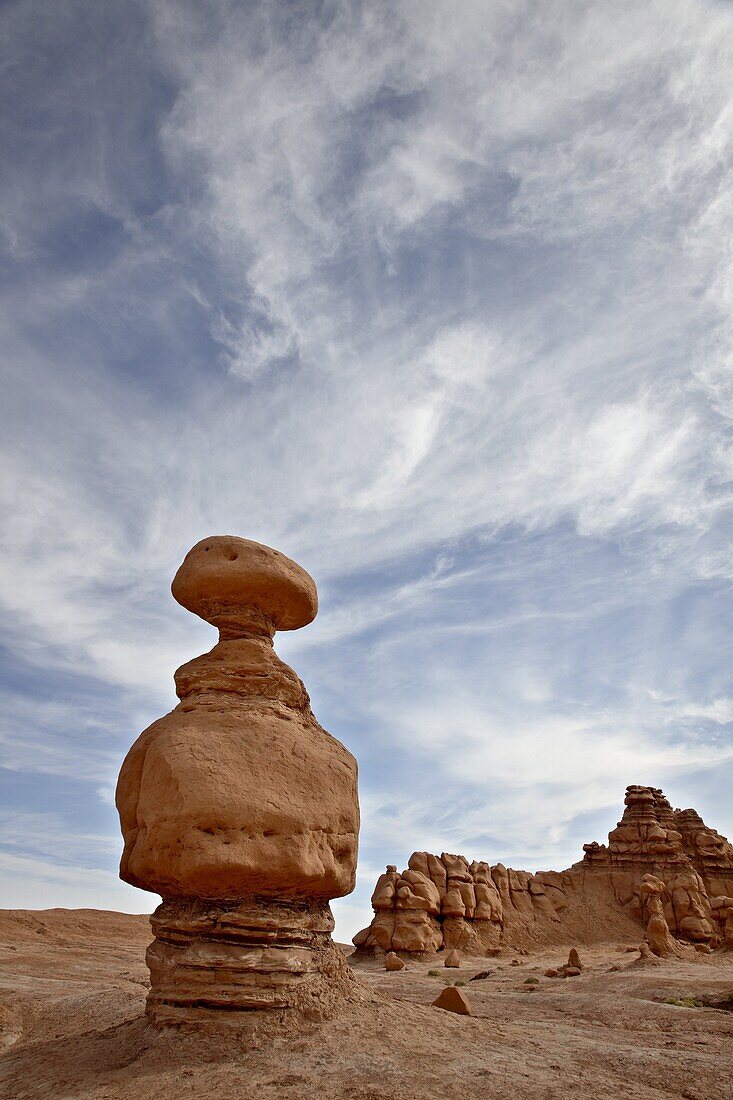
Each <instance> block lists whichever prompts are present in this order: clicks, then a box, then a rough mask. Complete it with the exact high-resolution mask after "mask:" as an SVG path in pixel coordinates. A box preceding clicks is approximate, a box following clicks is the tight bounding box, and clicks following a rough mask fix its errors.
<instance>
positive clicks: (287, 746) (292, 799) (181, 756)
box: [117, 536, 359, 1023]
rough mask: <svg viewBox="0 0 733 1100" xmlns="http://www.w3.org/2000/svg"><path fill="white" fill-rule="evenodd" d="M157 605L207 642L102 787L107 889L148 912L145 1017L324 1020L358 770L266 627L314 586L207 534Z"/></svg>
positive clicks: (267, 556) (301, 619)
mask: <svg viewBox="0 0 733 1100" xmlns="http://www.w3.org/2000/svg"><path fill="white" fill-rule="evenodd" d="M172 592H173V596H174V597H175V599H176V600H177V601H178V602H179V603H180V604H182V606H183V607H185V608H187V609H188V610H189V611H192V612H194V614H196V615H200V616H201V618H203V619H205V620H206V621H207V622H209V623H211V624H212V625H214V626H216V627H218V629H219V636H220V637H219V642H218V644H217V645H215V646H214V648H213V649H212V650H211V652H210V653H207V654H205V655H204V656H201V657H197V658H195V659H194V660H192V661H189V662H188V663H187V664H185V665H183V666H182V667H181V668H179V669H178V671H177V672H176V674H175V682H176V692H177V694H178V696H179V698H180V700H181V702H180V703H179V705H178V706H177V707H176V708H175V710H173V711H171V713H170V714H168V715H166V716H165V717H164V718H161V719H160V720H159V721H157V722H154V723H153V724H152V726H150V727H149V728H148V729H147V730H145V732H144V733H142V734H141V735H140V737H139V738H138V740H137V741H136V742H135V744H134V745H133V746H132V748H131V749H130V751H129V753H128V755H127V757H126V759H125V761H124V764H123V765H122V770H121V772H120V777H119V782H118V785H117V808H118V810H119V814H120V820H121V826H122V832H123V836H124V840H125V848H124V853H123V856H122V863H121V868H120V875H121V877H122V878H123V879H125V881H127V882H130V883H132V884H133V885H134V886H139V887H141V888H142V889H144V890H151V891H154V892H156V893H158V894H160V895H161V897H162V899H163V901H162V904H161V905H160V906H159V907H158V909H157V910H156V911H155V913H154V914H153V916H152V918H151V924H152V927H153V931H154V934H155V940H154V942H153V943H152V944H151V946H150V947H149V949H148V955H147V962H148V966H149V968H150V975H151V989H150V994H149V996H148V1007H147V1011H148V1014H149V1016H150V1017H151V1018H152V1019H153V1020H154V1021H155V1022H157V1023H166V1022H185V1020H187V1019H191V1018H201V1017H202V1016H203V1017H204V1018H212V1017H214V1018H216V1016H217V1015H219V1016H221V1013H220V1012H219V1013H217V1010H221V1009H296V1010H300V1011H303V1012H306V1013H311V1012H312V1013H315V1014H327V1013H328V1012H329V1011H330V1010H331V1009H332V1008H333V1006H334V1004H335V1003H337V1001H338V1000H339V998H340V996H342V995H343V992H344V991H345V990H347V989H348V988H349V984H350V981H351V979H350V976H349V973H348V969H347V966H346V963H345V961H344V959H343V956H342V954H341V952H340V951H339V950H338V948H337V947H336V946H335V945H334V943H333V941H332V940H331V931H332V929H333V918H332V915H331V910H330V907H329V901H330V900H331V899H332V898H337V897H342V896H343V895H345V894H348V893H350V892H351V890H352V889H353V886H354V876H355V871H356V856H357V841H358V831H359V805H358V797H357V768H356V762H355V760H354V758H353V757H352V756H351V754H350V753H349V752H347V750H346V749H345V748H344V747H343V745H341V744H340V743H339V742H338V741H336V740H335V739H334V738H333V737H331V736H330V735H329V734H328V733H326V731H325V730H323V729H322V728H321V726H320V725H319V724H318V722H317V721H316V719H315V717H314V715H313V713H312V711H311V709H310V700H309V698H308V693H307V692H306V690H305V687H304V686H303V684H302V682H301V681H300V679H299V678H298V676H297V675H296V674H295V672H293V670H292V669H291V668H289V667H288V666H287V665H286V664H284V663H283V662H282V661H281V660H280V659H279V657H278V656H277V655H276V653H275V651H274V649H273V635H274V634H275V631H276V630H295V629H297V628H298V627H301V626H305V625H306V624H308V623H309V622H311V621H312V620H313V619H314V618H315V616H316V613H317V610H318V602H317V595H316V586H315V584H314V582H313V580H312V578H311V577H310V576H309V575H308V574H307V573H306V572H305V570H304V569H301V567H300V566H298V565H296V563H295V562H293V561H291V560H290V559H289V558H286V557H285V556H284V555H283V554H281V553H279V552H278V551H277V550H272V549H270V547H267V546H262V545H260V544H259V543H256V542H250V541H249V540H247V539H241V538H235V537H230V536H217V537H211V538H207V539H204V540H203V541H202V542H200V543H198V544H197V545H196V546H194V547H193V549H192V550H190V551H189V553H188V554H187V555H186V558H185V560H184V561H183V564H182V565H181V567H180V569H179V570H178V572H177V573H176V576H175V579H174V581H173V585H172Z"/></svg>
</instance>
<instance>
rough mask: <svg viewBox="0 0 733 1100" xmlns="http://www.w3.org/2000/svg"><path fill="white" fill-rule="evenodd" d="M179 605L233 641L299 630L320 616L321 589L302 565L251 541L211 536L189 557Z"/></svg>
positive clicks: (177, 587) (176, 583)
mask: <svg viewBox="0 0 733 1100" xmlns="http://www.w3.org/2000/svg"><path fill="white" fill-rule="evenodd" d="M171 592H172V593H173V597H174V599H176V600H177V601H178V603H179V604H181V606H182V607H185V608H186V609H187V610H188V611H192V612H193V613H194V614H195V615H199V616H200V617H201V618H202V619H205V620H206V621H207V622H209V623H212V625H213V626H216V627H218V628H219V629H220V630H221V631H222V632H224V634H225V635H226V636H228V637H237V636H238V635H240V634H244V633H249V632H251V631H256V632H263V633H264V632H267V633H270V634H272V633H273V632H274V631H275V630H297V629H298V628H299V627H301V626H307V624H308V623H310V622H312V621H313V619H315V617H316V614H317V613H318V596H317V593H316V585H315V582H314V580H313V578H312V577H311V576H310V574H308V573H306V571H305V569H303V568H302V567H301V566H300V565H298V564H297V563H296V562H294V561H292V560H291V559H290V558H288V557H286V556H285V554H281V553H280V551H279V550H273V548H272V547H271V546H264V545H263V544H262V543H259V542H252V541H251V540H250V539H242V538H238V537H237V536H235V535H211V536H210V537H209V538H207V539H202V540H201V542H197V543H196V545H195V546H194V547H192V549H191V550H189V552H188V553H187V554H186V557H185V558H184V559H183V563H182V564H181V567H180V568H179V570H178V572H177V573H176V575H175V577H174V578H173V584H172V585H171Z"/></svg>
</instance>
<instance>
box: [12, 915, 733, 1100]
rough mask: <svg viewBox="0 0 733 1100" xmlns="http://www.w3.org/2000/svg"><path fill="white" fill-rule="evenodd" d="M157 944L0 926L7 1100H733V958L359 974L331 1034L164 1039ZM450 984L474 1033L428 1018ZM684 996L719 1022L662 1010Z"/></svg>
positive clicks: (66, 925)
mask: <svg viewBox="0 0 733 1100" xmlns="http://www.w3.org/2000/svg"><path fill="white" fill-rule="evenodd" d="M149 939H150V933H149V929H148V924H147V918H145V917H128V916H124V915H122V914H118V913H100V912H95V911H90V910H78V911H75V910H47V911H44V912H11V911H0V1049H1V1050H2V1054H1V1056H0V1095H1V1096H3V1097H9V1098H10V1097H12V1098H13V1100H23V1098H25V1097H40V1096H43V1097H95V1098H96V1097H99V1098H102V1097H110V1098H111V1097H124V1098H130V1100H148V1098H152V1097H155V1098H161V1100H162V1098H165V1100H168V1098H171V1097H176V1098H178V1097H194V1096H195V1097H217V1098H218V1100H238V1098H240V1097H241V1098H245V1097H246V1098H250V1097H257V1098H261V1100H269V1098H273V1097H285V1098H301V1097H303V1098H308V1100H321V1098H334V1100H335V1098H339V1100H340V1098H353V1100H357V1098H358V1100H398V1098H399V1100H412V1098H418V1097H420V1098H421V1100H424V1098H427V1100H432V1098H436V1100H437V1098H441V1100H443V1098H446V1097H447V1098H451V1100H452V1098H464V1097H465V1098H469V1097H470V1098H474V1097H488V1098H493V1097H512V1100H516V1098H517V1097H547V1098H563V1100H564V1098H567V1097H571V1096H572V1097H583V1098H585V1097H588V1098H591V1097H593V1098H594V1100H598V1098H611V1097H613V1098H614V1100H615V1098H619V1097H634V1098H646V1097H673V1096H674V1097H686V1098H699V1100H717V1098H720V1100H730V1098H731V1097H733V1011H731V1009H733V955H732V954H728V955H724V954H716V955H713V956H704V957H703V956H701V957H700V958H699V960H698V959H695V960H694V961H692V962H684V963H671V964H670V963H664V964H657V965H655V964H639V963H637V962H635V959H636V955H635V954H633V953H627V952H625V951H620V950H618V946H619V945H617V944H608V945H605V946H602V947H597V948H592V949H591V948H583V949H582V952H581V955H582V957H583V960H584V962H585V963H586V964H587V969H586V970H585V971H584V972H583V973H582V974H581V975H580V976H579V977H574V978H567V979H549V978H545V977H544V976H543V971H544V970H545V969H546V968H547V967H549V966H552V965H557V964H560V963H562V962H564V961H565V959H566V958H567V951H566V950H563V949H558V948H553V949H548V950H546V951H544V952H543V953H534V954H532V955H529V956H523V957H519V958H518V962H519V965H512V958H511V956H509V955H508V956H506V957H501V958H496V959H488V960H472V962H471V964H469V963H468V961H466V963H465V965H464V966H463V967H462V968H461V969H460V970H458V971H456V970H450V971H449V970H445V969H444V968H443V967H441V966H437V965H436V964H435V963H433V964H432V966H431V965H430V964H427V963H426V964H420V965H417V964H410V965H409V966H408V967H407V968H406V969H405V970H402V971H399V972H397V973H386V972H385V971H384V970H383V969H382V968H381V967H378V966H377V965H376V964H374V963H372V962H366V963H361V962H359V963H355V964H354V972H355V975H356V983H355V994H354V998H353V1001H352V1002H351V1003H350V1004H349V1005H348V1006H346V1007H345V1009H344V1011H343V1013H342V1014H341V1015H340V1016H339V1017H338V1018H337V1019H334V1020H331V1021H329V1022H327V1023H320V1024H316V1023H308V1024H306V1025H305V1026H304V1028H303V1030H300V1031H297V1032H296V1031H293V1029H292V1028H290V1027H288V1026H287V1025H285V1026H281V1025H278V1024H274V1023H273V1021H272V1020H271V1019H266V1020H264V1021H263V1020H262V1019H261V1018H259V1015H258V1014H257V1016H258V1018H255V1014H247V1016H246V1017H237V1018H236V1019H235V1020H234V1022H232V1023H231V1025H230V1026H229V1027H226V1028H224V1029H223V1030H221V1031H218V1032H216V1033H204V1034H201V1033H191V1032H179V1031H169V1032H166V1033H159V1032H156V1031H154V1030H153V1029H151V1028H150V1027H149V1026H148V1024H147V1023H146V1022H145V1019H144V1017H143V1015H142V1012H143V1003H144V998H145V991H146V984H147V970H146V968H145V964H144V948H145V945H146V944H147V943H148V941H149ZM568 946H572V945H568ZM621 946H623V945H621ZM610 966H618V967H621V969H620V970H615V971H609V967H610ZM431 969H433V970H436V971H437V974H434V975H431V974H429V973H428V971H429V970H431ZM486 969H488V970H490V972H491V973H490V975H489V976H488V977H487V978H484V979H481V980H479V981H470V980H469V979H470V978H471V977H472V975H474V974H476V973H477V972H478V971H480V970H486ZM527 978H536V979H538V983H537V984H536V985H535V984H534V983H528V982H527V981H526V979H527ZM455 981H463V982H465V983H466V985H465V987H464V992H465V993H467V995H468V997H469V1000H470V1003H471V1006H472V1010H473V1016H472V1017H470V1018H469V1017H463V1016H455V1015H453V1014H451V1013H446V1012H442V1011H441V1010H439V1009H435V1008H432V1007H430V1002H431V1001H432V1000H433V999H434V998H435V997H436V996H437V994H438V992H439V991H440V989H441V988H442V986H443V984H444V983H446V982H455ZM530 991H531V992H530ZM689 997H693V998H695V999H696V1000H698V1001H702V1002H708V1004H709V1005H710V1006H713V1005H715V1006H718V1007H709V1006H706V1007H681V1006H679V1005H674V1004H665V1003H663V1002H664V1000H665V998H676V999H678V1000H684V999H686V998H689ZM726 1005H727V1006H728V1007H727V1008H726V1007H725V1006H726ZM232 1015H233V1014H232Z"/></svg>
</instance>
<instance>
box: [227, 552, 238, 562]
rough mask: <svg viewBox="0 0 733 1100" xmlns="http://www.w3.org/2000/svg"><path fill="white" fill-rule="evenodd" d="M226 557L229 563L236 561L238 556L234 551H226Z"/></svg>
mask: <svg viewBox="0 0 733 1100" xmlns="http://www.w3.org/2000/svg"><path fill="white" fill-rule="evenodd" d="M226 556H227V557H228V558H229V561H236V560H237V558H238V557H239V554H238V553H237V551H236V550H227V552H226Z"/></svg>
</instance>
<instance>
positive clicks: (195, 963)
mask: <svg viewBox="0 0 733 1100" xmlns="http://www.w3.org/2000/svg"><path fill="white" fill-rule="evenodd" d="M151 925H152V928H153V932H154V934H155V940H154V941H153V943H152V944H151V945H150V947H149V948H148V951H147V956H146V961H147V964H148V967H149V969H150V994H149V996H148V1001H147V1012H148V1015H149V1016H151V1017H152V1018H153V1019H154V1020H155V1021H156V1022H158V1023H180V1022H183V1021H185V1020H187V1019H190V1018H191V1016H192V1014H193V1015H195V1016H196V1017H197V1018H200V1019H205V1018H206V1017H209V1018H213V1016H214V1015H219V1013H220V1010H222V1009H225V1010H233V1011H235V1012H243V1011H258V1010H259V1011H262V1010H267V1009H291V1008H294V1009H297V1010H299V1011H301V1012H303V1013H305V1014H309V1013H315V1014H323V1013H324V1012H327V1011H328V1010H329V1009H330V1008H331V1007H333V1003H334V1001H335V1000H336V999H338V997H339V995H340V994H342V993H343V992H344V990H345V988H346V987H348V985H349V984H350V982H351V976H350V973H349V971H348V967H347V966H346V963H345V960H344V957H343V954H342V952H341V951H340V950H339V948H338V947H336V945H335V944H334V943H333V941H332V939H331V933H332V931H333V916H332V914H331V910H330V908H329V906H328V905H318V904H309V903H303V904H301V905H297V904H295V903H286V902H281V903H277V902H273V901H272V900H269V899H250V900H248V901H239V902H231V903H228V904H224V905H222V904H216V903H211V902H204V901H200V900H198V899H195V898H193V899H183V898H180V899H176V900H171V901H166V902H164V903H163V904H162V905H160V906H159V907H158V909H157V910H156V911H155V913H154V914H153V916H152V918H151Z"/></svg>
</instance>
